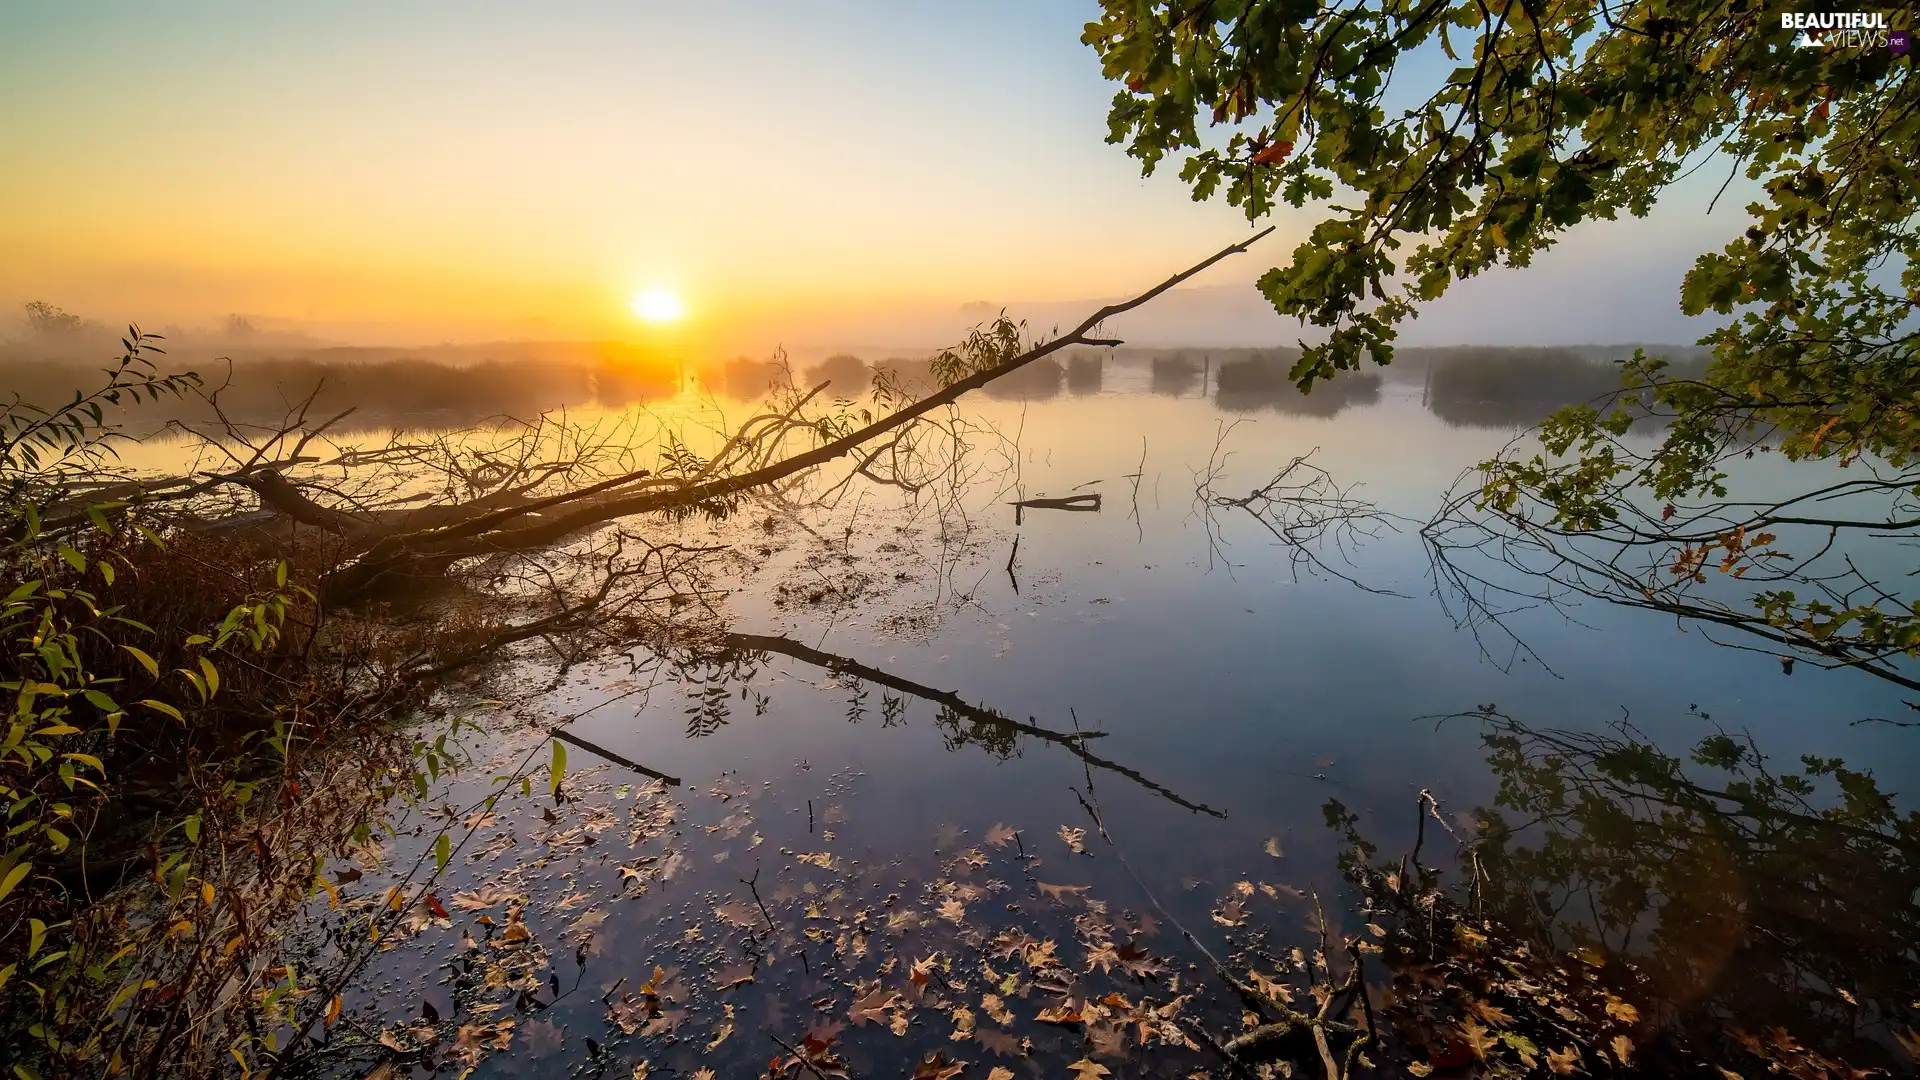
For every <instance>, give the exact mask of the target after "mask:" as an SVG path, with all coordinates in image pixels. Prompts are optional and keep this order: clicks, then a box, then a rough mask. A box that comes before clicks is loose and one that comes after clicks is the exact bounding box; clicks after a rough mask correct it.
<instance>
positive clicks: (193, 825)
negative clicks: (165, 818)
mask: <svg viewBox="0 0 1920 1080" xmlns="http://www.w3.org/2000/svg"><path fill="white" fill-rule="evenodd" d="M180 827H181V828H182V829H184V830H185V831H186V834H187V843H189V844H197V843H199V842H200V815H199V814H188V815H187V820H185V821H183V822H181V823H180Z"/></svg>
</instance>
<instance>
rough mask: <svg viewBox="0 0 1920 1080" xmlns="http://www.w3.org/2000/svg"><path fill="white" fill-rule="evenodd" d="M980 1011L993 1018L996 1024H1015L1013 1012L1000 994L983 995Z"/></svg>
mask: <svg viewBox="0 0 1920 1080" xmlns="http://www.w3.org/2000/svg"><path fill="white" fill-rule="evenodd" d="M980 1011H982V1012H984V1013H986V1014H987V1015H988V1016H990V1017H992V1018H993V1022H994V1023H996V1024H1011V1023H1013V1010H1012V1009H1009V1008H1007V1003H1006V1000H1005V999H1004V998H1002V997H1001V996H1000V995H999V994H983V995H981V998H980Z"/></svg>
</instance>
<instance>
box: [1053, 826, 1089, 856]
mask: <svg viewBox="0 0 1920 1080" xmlns="http://www.w3.org/2000/svg"><path fill="white" fill-rule="evenodd" d="M1060 839H1062V840H1065V841H1066V842H1067V849H1068V850H1069V851H1071V852H1073V853H1074V854H1075V855H1084V854H1086V851H1087V830H1085V829H1070V828H1068V827H1066V826H1065V825H1062V826H1060Z"/></svg>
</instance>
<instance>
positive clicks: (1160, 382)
mask: <svg viewBox="0 0 1920 1080" xmlns="http://www.w3.org/2000/svg"><path fill="white" fill-rule="evenodd" d="M1200 373H1201V368H1200V365H1199V364H1197V363H1195V362H1194V361H1193V360H1192V359H1190V358H1189V357H1188V356H1187V354H1186V353H1174V354H1173V355H1172V356H1156V357H1154V358H1153V383H1152V387H1153V392H1154V393H1156V394H1159V395H1160V396H1162V397H1185V396H1187V395H1188V394H1191V393H1193V391H1194V390H1195V389H1197V388H1198V387H1199V385H1200Z"/></svg>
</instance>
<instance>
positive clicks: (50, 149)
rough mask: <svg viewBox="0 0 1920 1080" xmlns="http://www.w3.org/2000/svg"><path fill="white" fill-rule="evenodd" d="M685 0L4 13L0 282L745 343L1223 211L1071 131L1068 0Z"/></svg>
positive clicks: (77, 301)
mask: <svg viewBox="0 0 1920 1080" xmlns="http://www.w3.org/2000/svg"><path fill="white" fill-rule="evenodd" d="M692 8H693V10H687V6H684V5H682V6H676V7H674V8H666V7H658V6H631V5H627V6H614V5H595V4H576V5H558V6H543V7H541V8H539V9H535V8H532V7H522V6H503V5H460V6H457V7H455V6H436V5H419V6H409V7H408V8H407V9H406V10H404V11H402V10H399V9H396V8H391V7H390V6H385V5H371V4H366V5H355V4H336V5H327V6H325V8H324V9H316V10H314V11H310V12H305V13H299V12H294V11H291V10H285V9H283V7H282V6H265V7H260V6H255V7H242V6H238V5H221V4H202V5H184V6H174V5H133V4H122V5H108V4H101V5H86V6H84V7H82V6H54V5H45V6H38V7H36V6H33V5H26V6H19V5H9V7H8V8H7V10H6V11H4V12H0V87H4V93H5V96H6V98H7V100H9V101H12V102H15V103H19V104H24V105H26V106H27V107H24V108H15V109H10V110H7V111H6V112H5V114H4V116H0V144H4V145H6V146H7V147H8V148H9V153H8V156H9V158H10V159H11V160H10V164H9V166H8V167H7V168H6V169H4V170H0V252H4V255H0V302H5V303H6V304H7V306H8V307H10V308H12V309H14V310H17V309H18V305H19V304H20V303H22V302H24V301H26V300H29V299H45V300H48V301H50V302H52V303H55V304H58V305H60V306H62V307H64V308H66V309H68V310H71V311H75V312H77V313H80V314H83V315H86V316H88V317H90V318H96V319H100V320H102V321H105V322H108V323H124V322H127V321H130V320H141V321H143V322H146V323H156V324H157V323H161V322H183V323H187V324H197V323H206V322H210V321H212V320H217V319H219V318H221V317H223V316H224V315H225V314H227V313H229V312H241V313H246V314H249V315H252V316H255V317H256V318H259V319H265V320H288V321H291V322H295V323H300V324H305V325H312V326H317V327H322V328H333V330H334V331H335V333H336V335H337V334H341V333H344V334H345V335H346V336H348V337H353V336H359V335H358V334H356V333H355V332H354V331H353V328H355V327H359V328H361V332H362V333H365V334H372V335H373V336H376V337H379V336H382V335H384V336H386V337H399V338H443V337H444V338H454V339H465V340H472V339H475V338H485V337H542V336H550V337H595V338H634V337H646V336H649V335H654V336H657V335H661V334H676V335H681V336H683V337H689V338H699V339H714V340H715V341H716V342H721V341H726V339H732V338H745V339H754V340H755V341H757V340H758V339H760V338H764V337H766V336H767V335H768V334H769V333H774V334H775V336H777V335H778V328H781V327H806V326H811V325H821V326H825V325H829V324H833V323H835V322H846V321H853V322H857V321H859V320H860V319H862V318H864V317H866V316H868V315H870V314H873V313H875V312H879V311H884V310H893V309H898V308H901V307H912V306H916V305H917V306H925V307H932V308H942V309H946V308H953V307H955V306H957V305H959V304H961V303H964V302H968V301H977V300H988V301H990V302H996V303H998V302H1004V301H1007V300H1009V299H1015V298H1017V299H1020V300H1049V299H1071V298H1078V297H1086V296H1099V295H1110V294H1114V293H1123V292H1130V291H1133V290H1135V289H1137V288H1139V287H1141V286H1142V285H1144V284H1147V283H1150V282H1151V281H1154V280H1157V279H1158V278H1160V277H1163V276H1165V274H1166V273H1168V272H1169V271H1171V270H1173V269H1176V268H1178V267H1180V266H1182V265H1185V264H1187V263H1189V262H1191V261H1194V260H1196V259H1198V258H1199V257H1202V256H1204V255H1206V254H1208V253H1210V252H1211V251H1212V250H1213V249H1215V248H1217V247H1219V246H1221V245H1222V244H1224V243H1227V242H1230V241H1232V240H1233V239H1236V238H1238V237H1239V236H1240V235H1242V234H1243V233H1244V232H1245V231H1246V226H1245V224H1244V222H1242V221H1241V220H1240V219H1239V215H1238V214H1237V212H1235V211H1233V210H1231V209H1230V208H1228V207H1226V206H1224V205H1220V204H1216V205H1196V204H1194V203H1192V202H1191V201H1190V200H1189V198H1188V197H1187V193H1186V191H1185V189H1184V187H1183V186H1182V185H1180V184H1179V183H1178V181H1177V180H1175V179H1174V178H1173V177H1170V176H1169V177H1156V178H1154V179H1152V180H1148V181H1143V180H1142V179H1141V178H1140V177H1139V176H1138V170H1137V168H1136V166H1135V164H1134V163H1133V162H1131V161H1130V159H1128V158H1127V157H1126V156H1125V155H1124V154H1123V153H1122V152H1121V151H1120V150H1119V149H1117V148H1114V147H1109V146H1107V145H1105V144H1104V143H1103V141H1102V137H1103V135H1104V131H1105V121H1104V115H1105V107H1106V101H1107V98H1108V97H1109V96H1110V94H1111V92H1112V91H1111V87H1110V86H1109V84H1106V83H1105V82H1103V81H1102V80H1101V78H1100V75H1099V69H1098V64H1097V62H1096V60H1095V58H1094V57H1093V55H1092V53H1091V51H1090V50H1088V49H1086V47H1084V46H1082V45H1080V44H1079V42H1078V35H1079V29H1080V26H1081V24H1082V23H1083V22H1084V21H1085V17H1086V15H1087V13H1088V9H1086V7H1085V6H1084V5H1067V4H1061V5H1027V4H1003V5H999V6H997V7H979V8H973V7H971V6H969V7H968V9H967V10H966V11H964V12H962V11H959V10H957V9H956V6H946V7H934V6H920V5H914V6H913V8H912V11H911V12H907V11H906V10H905V9H903V8H894V7H883V8H874V7H864V8H856V7H853V6H848V5H830V4H819V5H814V4H809V5H771V4H765V5H727V6H726V10H725V11H716V10H706V9H704V7H703V6H701V5H693V6H692ZM1289 246H1290V245H1289ZM1277 254H1278V253H1276V255H1277ZM1259 269H1262V267H1254V266H1251V265H1249V266H1247V267H1245V268H1243V271H1242V273H1240V274H1239V275H1237V276H1236V277H1235V278H1234V280H1244V281H1251V279H1252V277H1253V276H1254V275H1255V274H1257V272H1258V270H1259ZM649 288H654V289H670V290H674V291H676V292H677V293H679V294H680V295H681V297H682V298H683V300H684V302H685V304H686V307H687V309H688V318H687V319H686V320H685V323H684V325H680V326H676V327H653V328H648V327H645V326H642V325H641V324H640V323H639V321H638V320H636V319H635V318H634V315H633V312H632V311H631V309H630V308H629V306H628V301H629V299H630V298H631V296H632V295H633V294H634V293H635V292H636V291H638V290H642V289H649ZM727 343H729V344H731V343H732V342H730V341H727ZM740 344H742V345H745V344H747V342H745V341H742V342H740Z"/></svg>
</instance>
